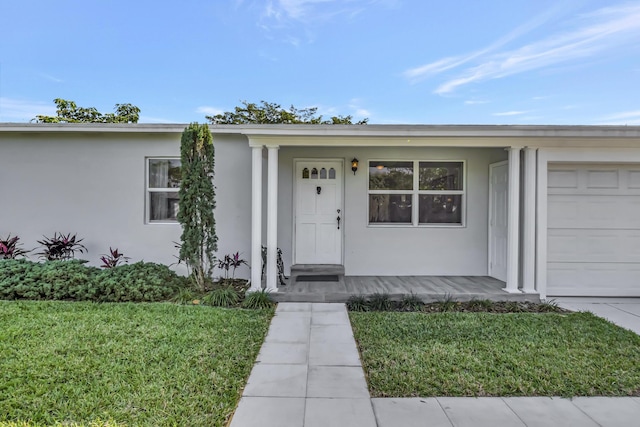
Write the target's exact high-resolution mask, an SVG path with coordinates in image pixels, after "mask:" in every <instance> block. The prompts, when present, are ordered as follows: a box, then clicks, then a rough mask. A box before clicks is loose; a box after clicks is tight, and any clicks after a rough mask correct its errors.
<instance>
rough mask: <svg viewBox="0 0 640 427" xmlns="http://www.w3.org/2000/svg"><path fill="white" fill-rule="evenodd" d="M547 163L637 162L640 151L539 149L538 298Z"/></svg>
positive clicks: (543, 292) (543, 290) (543, 264)
mask: <svg viewBox="0 0 640 427" xmlns="http://www.w3.org/2000/svg"><path fill="white" fill-rule="evenodd" d="M549 163H596V164H602V163H618V164H629V163H633V164H636V163H640V150H638V149H637V148H636V149H624V148H622V149H614V148H598V149H590V150H575V149H574V150H572V149H560V148H557V149H539V150H538V182H537V184H538V189H537V195H538V200H537V202H538V209H537V217H538V229H537V233H536V240H537V251H536V289H537V290H538V293H539V294H540V298H541V299H546V297H547V250H548V248H547V233H548V227H547V224H548V222H547V215H548V188H547V185H548V183H547V178H548V167H549Z"/></svg>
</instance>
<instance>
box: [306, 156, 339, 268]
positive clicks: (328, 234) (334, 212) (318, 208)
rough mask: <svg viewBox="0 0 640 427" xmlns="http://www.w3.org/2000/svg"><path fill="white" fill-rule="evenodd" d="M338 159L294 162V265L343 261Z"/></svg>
mask: <svg viewBox="0 0 640 427" xmlns="http://www.w3.org/2000/svg"><path fill="white" fill-rule="evenodd" d="M342 172H343V163H342V161H340V160H318V159H314V160H296V162H295V173H296V178H295V212H294V215H295V230H294V233H295V239H294V241H295V259H294V263H295V264H342V228H343V223H344V221H343V217H344V213H343V211H342Z"/></svg>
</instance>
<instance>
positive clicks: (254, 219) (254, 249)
mask: <svg viewBox="0 0 640 427" xmlns="http://www.w3.org/2000/svg"><path fill="white" fill-rule="evenodd" d="M260 289H262V146H260V147H253V148H252V149H251V291H252V292H255V291H259V290H260Z"/></svg>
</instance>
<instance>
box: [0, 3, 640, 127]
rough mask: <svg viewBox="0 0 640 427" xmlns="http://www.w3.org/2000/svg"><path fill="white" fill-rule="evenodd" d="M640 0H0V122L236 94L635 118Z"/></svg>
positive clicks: (174, 112)
mask: <svg viewBox="0 0 640 427" xmlns="http://www.w3.org/2000/svg"><path fill="white" fill-rule="evenodd" d="M639 77H640V1H638V0H636V1H616V0H608V1H605V0H561V1H558V0H482V1H480V0H447V1H424V0H272V1H269V0H262V1H259V0H256V1H252V0H208V1H204V0H184V1H182V2H177V1H174V2H168V1H164V2H163V1H158V0H156V1H147V0H135V1H130V0H129V1H121V0H110V1H106V0H102V1H100V0H95V1H86V0H84V1H70V0H59V1H55V2H54V1H50V0H23V1H10V0H1V1H0V122H28V121H29V120H30V119H32V118H33V117H34V116H35V115H36V114H54V113H55V107H54V104H53V101H52V100H53V99H54V98H64V99H69V100H73V101H76V103H77V104H78V105H80V106H84V107H96V108H98V110H100V111H102V112H111V111H113V107H114V105H115V104H116V103H132V104H134V105H137V106H139V107H140V108H141V110H142V112H141V117H140V122H147V123H150V122H151V123H154V122H164V123H186V122H191V121H200V122H204V121H205V118H204V116H205V115H206V114H212V113H218V112H222V111H227V110H231V109H233V107H234V106H236V105H239V104H240V101H241V100H247V101H250V102H259V101H260V100H266V101H269V102H276V103H279V104H282V105H283V106H286V107H288V106H290V105H292V104H293V105H295V106H296V107H318V111H319V112H320V113H322V114H323V115H325V116H330V115H335V114H341V115H352V116H354V118H355V119H361V118H364V117H368V118H369V119H370V123H424V124H628V125H640V84H638V80H639Z"/></svg>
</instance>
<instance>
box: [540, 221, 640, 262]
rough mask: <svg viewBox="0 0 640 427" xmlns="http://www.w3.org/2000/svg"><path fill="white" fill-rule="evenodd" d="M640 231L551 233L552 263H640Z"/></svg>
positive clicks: (566, 231) (562, 231)
mask: <svg viewBox="0 0 640 427" xmlns="http://www.w3.org/2000/svg"><path fill="white" fill-rule="evenodd" d="M639 242H640V230H590V229H558V230H549V234H548V238H547V243H548V249H549V252H548V253H549V255H548V257H549V259H550V260H552V261H559V262H637V263H640V244H639Z"/></svg>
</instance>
